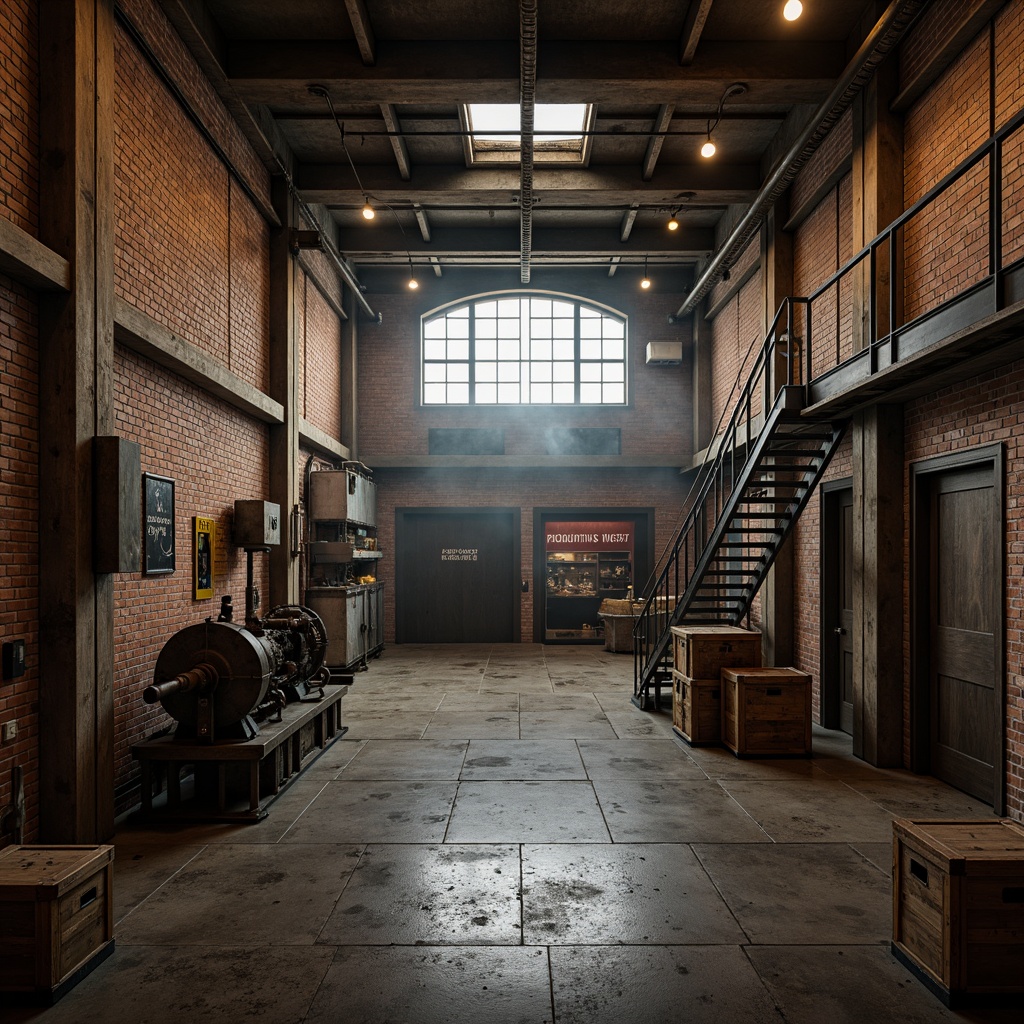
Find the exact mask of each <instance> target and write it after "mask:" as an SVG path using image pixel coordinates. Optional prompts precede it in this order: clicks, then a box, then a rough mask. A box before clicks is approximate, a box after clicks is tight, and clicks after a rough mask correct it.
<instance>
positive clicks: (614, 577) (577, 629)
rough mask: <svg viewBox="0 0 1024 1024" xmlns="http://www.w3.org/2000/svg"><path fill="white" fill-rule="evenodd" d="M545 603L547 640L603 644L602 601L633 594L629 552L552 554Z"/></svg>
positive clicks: (550, 554)
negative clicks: (600, 612)
mask: <svg viewBox="0 0 1024 1024" xmlns="http://www.w3.org/2000/svg"><path fill="white" fill-rule="evenodd" d="M545 568H546V578H545V588H544V589H545V600H544V612H545V614H544V636H545V639H546V640H564V641H571V642H574V643H579V642H580V641H587V640H593V641H603V640H604V620H603V619H602V618H601V616H600V615H599V614H598V609H599V608H600V606H601V601H602V600H603V599H604V598H608V597H627V596H629V594H630V593H631V588H632V583H633V574H632V559H631V558H630V554H629V552H628V551H550V552H548V555H547V564H546V567H545Z"/></svg>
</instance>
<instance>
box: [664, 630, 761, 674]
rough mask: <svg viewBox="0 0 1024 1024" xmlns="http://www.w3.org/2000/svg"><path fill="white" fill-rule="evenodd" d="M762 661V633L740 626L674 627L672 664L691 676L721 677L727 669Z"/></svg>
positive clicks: (756, 664)
mask: <svg viewBox="0 0 1024 1024" xmlns="http://www.w3.org/2000/svg"><path fill="white" fill-rule="evenodd" d="M760 664H761V634H760V633H756V632H752V631H751V630H749V629H740V628H739V627H738V626H673V627H672V667H673V668H674V669H675V670H676V671H677V672H679V673H680V674H681V675H684V676H687V677H689V678H690V679H718V678H720V677H721V674H722V669H723V668H736V667H738V668H757V667H758V666H759V665H760Z"/></svg>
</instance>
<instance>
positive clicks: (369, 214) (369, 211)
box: [363, 199, 377, 220]
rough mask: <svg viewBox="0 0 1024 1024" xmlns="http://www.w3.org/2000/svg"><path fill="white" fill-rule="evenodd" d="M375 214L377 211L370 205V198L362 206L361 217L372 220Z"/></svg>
mask: <svg viewBox="0 0 1024 1024" xmlns="http://www.w3.org/2000/svg"><path fill="white" fill-rule="evenodd" d="M376 216H377V211H376V210H375V209H374V208H373V207H372V206H371V205H370V200H369V199H367V200H366V205H365V206H364V207H363V217H365V218H366V220H373V218H374V217H376Z"/></svg>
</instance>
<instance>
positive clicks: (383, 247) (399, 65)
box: [161, 0, 876, 274]
mask: <svg viewBox="0 0 1024 1024" xmlns="http://www.w3.org/2000/svg"><path fill="white" fill-rule="evenodd" d="M161 4H162V6H163V8H164V10H165V11H166V13H167V14H168V16H169V17H170V19H171V21H172V22H173V23H174V24H175V26H176V27H177V28H178V31H179V33H180V34H181V35H182V37H183V38H184V39H185V42H186V44H187V45H188V46H189V47H190V48H191V50H192V52H193V53H194V54H195V56H196V57H197V59H198V60H199V62H200V64H201V65H202V66H203V68H204V70H205V71H206V72H207V74H208V75H209V77H210V78H211V81H213V82H214V85H215V86H216V87H217V88H218V90H219V91H220V93H221V95H222V97H223V98H224V99H225V102H226V103H227V105H228V108H229V110H231V112H232V113H233V114H234V116H235V117H236V119H238V121H239V123H240V124H241V125H242V127H243V130H244V131H245V132H246V134H247V135H248V136H249V138H250V139H253V140H255V141H256V143H257V151H258V152H260V154H261V156H262V157H263V159H264V160H265V162H266V163H267V165H268V166H270V167H274V166H276V164H277V161H281V162H283V163H284V164H285V165H286V167H287V169H288V171H289V173H290V174H291V176H292V178H293V180H294V183H295V185H296V187H297V188H298V190H299V193H300V195H301V196H302V197H303V198H304V199H305V200H306V201H307V202H308V203H311V204H322V205H323V206H324V207H326V208H327V209H328V210H329V211H330V214H331V216H332V217H333V219H334V220H335V222H336V223H337V226H338V230H339V234H338V245H339V248H340V249H341V251H342V252H343V253H344V255H345V257H346V258H347V259H348V260H349V262H350V263H351V264H352V265H353V266H354V268H355V270H356V272H357V273H358V272H359V269H360V268H361V267H370V266H374V265H381V264H389V263H390V264H398V265H401V266H403V267H406V266H407V265H408V261H409V257H410V254H411V256H412V258H413V260H414V261H415V262H416V263H417V264H427V263H430V264H432V265H433V266H434V268H435V272H440V273H442V274H443V273H444V268H445V267H451V266H456V265H460V264H461V265H474V266H493V265H496V264H500V265H504V266H510V265H520V266H523V265H524V264H525V263H528V264H529V265H536V266H544V265H560V266H568V265H588V266H591V267H595V266H600V267H602V268H606V272H612V273H614V269H615V267H616V266H617V265H619V264H620V263H621V264H629V263H632V264H638V263H642V262H643V261H644V259H650V260H652V261H655V262H661V263H668V264H673V265H684V266H685V265H690V266H692V265H695V264H696V263H698V262H699V261H701V260H703V259H705V258H706V257H707V255H708V254H709V253H710V252H711V251H712V250H713V249H714V248H715V228H716V225H717V224H718V222H719V221H720V220H721V219H722V218H723V216H725V215H726V213H727V211H729V208H730V207H733V210H732V211H731V219H735V215H736V213H737V212H738V211H740V212H741V211H742V210H743V209H744V208H745V207H746V206H747V205H749V204H750V202H751V201H752V200H753V198H754V196H755V195H756V194H757V192H758V189H759V187H760V186H761V184H762V183H763V181H764V180H765V179H766V178H767V176H768V175H769V174H770V172H771V171H772V170H773V162H774V161H776V160H777V159H778V157H779V155H781V154H782V153H784V152H785V150H786V149H787V147H788V146H789V144H790V142H791V141H792V140H793V139H794V138H795V137H796V136H797V135H798V134H799V132H800V131H801V130H802V129H803V128H804V127H805V126H806V125H807V124H808V122H809V121H810V120H811V118H813V116H814V114H815V112H816V111H817V109H818V107H819V105H820V104H821V103H822V102H823V101H824V100H825V99H826V97H828V95H829V93H830V92H831V90H832V89H833V87H834V86H835V83H836V81H837V80H838V79H839V78H840V76H841V75H842V74H843V72H844V70H845V69H846V67H847V64H848V62H849V59H850V57H851V55H852V54H853V53H854V51H855V50H856V49H857V47H858V46H859V44H860V43H861V41H862V39H863V38H864V36H865V35H866V33H867V32H868V31H869V30H870V28H871V27H872V24H873V21H872V20H871V19H869V18H867V17H866V16H865V3H864V0H806V2H805V4H804V7H805V10H804V14H803V16H802V18H800V19H799V20H798V21H796V22H792V23H791V22H787V21H785V20H784V19H783V17H782V7H783V0H692V2H690V3H686V2H685V0H539V2H538V0H521V2H520V3H516V2H515V0H418V2H411V0H288V2H287V3H281V2H279V0H161ZM868 6H870V7H871V9H872V10H874V9H876V6H875V5H874V4H871V5H868ZM523 7H525V8H526V9H527V24H529V21H530V18H531V15H530V8H531V7H532V8H533V9H534V10H535V12H536V14H535V18H536V38H537V44H536V78H535V99H536V102H537V103H552V102H565V103H567V102H576V103H590V104H593V105H594V116H593V121H592V126H591V132H592V134H591V135H590V136H588V144H587V152H586V159H585V162H584V163H583V164H581V163H579V162H577V163H576V164H575V165H568V164H567V165H551V164H548V163H545V162H544V156H543V153H542V152H539V151H538V152H535V156H534V163H535V167H534V169H533V173H532V177H531V178H530V179H529V185H530V186H531V187H532V202H529V200H528V203H529V208H530V217H529V224H528V225H527V227H528V237H529V241H528V260H527V259H526V257H524V242H523V238H524V216H523V213H522V211H521V197H522V195H523V194H524V178H523V176H522V174H521V167H520V163H519V161H518V159H514V160H513V161H511V162H509V163H506V164H504V165H480V164H478V163H475V162H474V163H473V165H472V166H471V165H470V161H469V160H468V157H467V139H466V135H465V131H464V121H463V119H462V117H461V116H460V109H461V107H462V105H463V104H466V103H471V102H497V103H518V102H519V101H520V91H521V87H522V86H523V83H524V81H527V82H528V81H529V74H530V73H529V71H528V70H527V71H526V72H524V70H523V68H524V64H523V60H522V56H521V39H520V36H521V31H520V17H521V8H523ZM524 75H525V76H526V77H524ZM733 83H742V84H743V85H744V86H745V90H744V91H742V92H741V93H738V94H736V95H732V96H729V97H728V98H727V99H726V101H725V103H724V104H721V101H722V97H723V95H724V94H725V93H726V90H727V89H728V87H729V86H730V85H732V84H733ZM313 85H318V86H321V87H323V89H324V90H326V93H327V95H328V96H329V98H330V104H333V107H334V111H335V113H336V114H337V119H338V122H340V124H341V125H343V127H344V146H343V144H342V133H341V131H339V126H338V122H336V121H335V120H334V119H333V118H332V116H331V112H330V109H329V103H328V99H327V98H326V97H325V96H324V95H323V94H322V93H320V94H316V93H313V92H311V91H310V86H313ZM720 104H721V106H722V110H721V120H720V123H719V124H718V126H717V128H716V129H715V132H714V139H715V142H716V144H717V147H718V151H717V153H716V155H715V156H714V157H713V158H712V159H711V160H705V159H703V158H702V157H701V156H700V155H699V149H700V146H701V143H702V142H704V141H705V137H706V133H707V129H708V125H709V122H714V121H715V119H716V118H717V117H718V113H719V107H720ZM346 149H347V153H346ZM366 196H369V197H370V199H371V202H372V203H373V205H374V206H375V207H376V208H377V209H378V211H379V215H378V216H377V217H376V219H375V220H374V221H372V222H367V221H365V220H364V219H363V218H362V216H361V215H360V210H361V208H362V206H363V204H364V201H365V197H366ZM387 207H390V208H391V212H389V211H388V209H387ZM676 210H679V211H680V212H679V215H678V216H679V221H680V224H681V227H680V229H679V230H678V231H675V232H670V231H668V230H667V228H666V223H667V221H668V219H669V216H670V214H671V213H672V212H673V211H676ZM526 273H528V269H527V271H526Z"/></svg>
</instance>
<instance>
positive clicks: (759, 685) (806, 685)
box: [722, 668, 811, 757]
mask: <svg viewBox="0 0 1024 1024" xmlns="http://www.w3.org/2000/svg"><path fill="white" fill-rule="evenodd" d="M722 742H723V743H724V744H725V745H726V746H727V747H728V748H729V749H730V750H731V751H732V752H733V753H734V754H735V755H736V756H737V757H780V756H786V757H806V756H807V755H809V754H810V752H811V677H810V676H809V675H808V674H807V673H806V672H799V671H797V670H796V669H795V668H723V669H722Z"/></svg>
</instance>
